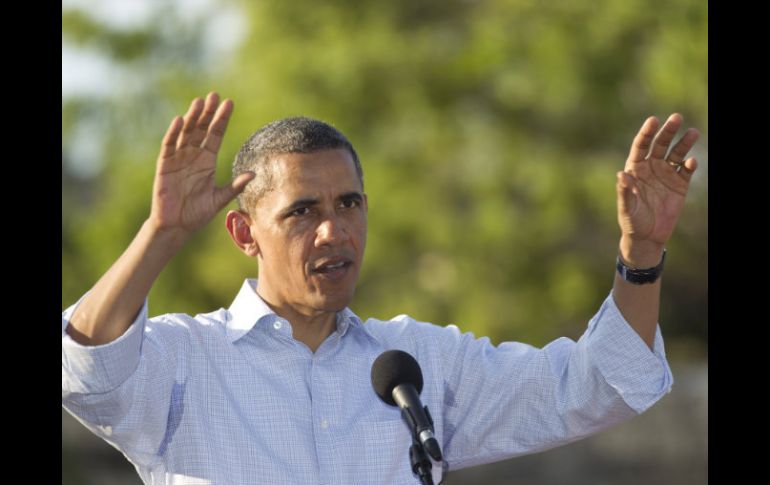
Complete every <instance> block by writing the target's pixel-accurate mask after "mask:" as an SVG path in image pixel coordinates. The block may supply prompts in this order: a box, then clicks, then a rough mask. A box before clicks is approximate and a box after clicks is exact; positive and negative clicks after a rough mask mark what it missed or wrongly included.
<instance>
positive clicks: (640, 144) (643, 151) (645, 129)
mask: <svg viewBox="0 0 770 485" xmlns="http://www.w3.org/2000/svg"><path fill="white" fill-rule="evenodd" d="M659 124H660V122H659V121H658V118H656V117H654V116H650V117H649V118H647V119H646V120H644V123H642V127H641V128H640V129H639V133H637V134H636V137H634V141H633V143H631V151H630V153H629V154H628V162H629V163H634V162H641V161H642V160H644V159H645V158H647V153H648V152H649V151H650V145H651V144H652V140H653V138H654V137H655V130H657V129H658V125H659ZM626 168H629V167H628V164H626Z"/></svg>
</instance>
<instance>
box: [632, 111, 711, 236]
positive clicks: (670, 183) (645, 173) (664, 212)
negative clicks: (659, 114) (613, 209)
mask: <svg viewBox="0 0 770 485" xmlns="http://www.w3.org/2000/svg"><path fill="white" fill-rule="evenodd" d="M657 124H658V120H657V119H656V118H649V119H647V121H645V123H644V124H643V125H642V128H641V130H640V131H639V134H638V135H637V137H636V138H635V139H634V143H633V145H632V147H631V153H630V154H629V158H628V160H627V162H626V166H625V170H624V172H621V173H619V174H618V175H619V178H620V180H619V189H618V193H619V204H618V222H619V224H620V228H621V231H622V232H623V234H626V235H628V236H629V237H631V238H632V239H633V240H637V241H649V242H652V243H655V244H659V245H664V244H665V243H666V241H667V240H668V239H669V237H670V236H671V234H672V232H673V231H674V227H675V226H676V222H677V220H678V218H679V215H680V214H681V212H682V208H683V207H684V201H685V197H686V195H687V190H688V188H689V185H690V179H691V177H692V174H693V172H694V171H695V169H696V167H697V162H696V160H695V158H689V159H687V160H686V161H685V157H686V156H687V153H688V152H689V151H690V149H691V148H692V146H693V144H694V143H695V141H696V140H697V139H698V136H699V135H698V132H697V130H695V129H693V128H691V129H689V130H687V132H685V134H684V136H683V137H682V139H681V140H679V142H678V143H677V144H676V145H675V146H674V148H672V150H671V152H670V153H669V154H668V155H667V154H666V152H667V151H668V147H669V145H670V143H671V141H672V139H673V137H674V135H675V134H676V132H677V130H678V128H679V126H680V124H681V116H679V115H678V114H674V115H672V116H671V117H669V119H668V120H667V121H666V124H665V125H664V126H663V128H662V129H661V130H660V131H659V132H658V133H657V136H655V130H656V128H657ZM654 136H655V138H654V140H653V137H654ZM648 152H649V153H648ZM680 166H681V168H679V167H680Z"/></svg>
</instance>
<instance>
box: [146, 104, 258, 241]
mask: <svg viewBox="0 0 770 485" xmlns="http://www.w3.org/2000/svg"><path fill="white" fill-rule="evenodd" d="M218 100H219V97H218V96H217V94H216V93H210V94H209V95H208V97H207V98H206V101H205V104H204V102H203V101H202V100H201V99H198V98H196V99H195V100H193V102H192V104H191V105H190V109H189V110H188V111H187V113H186V114H185V116H184V118H181V117H176V118H174V120H173V121H172V122H171V125H170V126H169V128H168V131H167V132H166V136H165V137H164V138H163V144H162V147H161V151H160V155H159V156H158V167H157V171H156V173H155V183H154V187H153V199H152V212H151V218H152V219H153V221H154V222H155V224H156V225H157V227H159V228H165V229H175V230H181V231H182V232H184V233H187V234H190V233H192V232H194V231H195V230H197V229H199V228H200V227H202V226H203V225H204V224H206V223H207V222H208V221H209V220H211V219H212V218H213V217H214V215H216V213H217V212H218V211H219V210H221V209H222V208H223V207H224V206H225V205H226V204H227V203H228V202H230V201H231V200H232V199H233V198H234V197H235V196H236V195H238V194H239V193H240V192H241V191H242V190H243V189H244V188H245V187H246V185H247V184H248V183H249V182H250V181H251V180H252V179H253V177H254V174H253V173H244V174H241V175H240V176H238V177H237V178H236V179H235V180H233V181H232V182H231V183H230V184H229V185H225V186H223V187H216V185H215V174H216V161H217V153H218V152H219V147H220V145H221V143H222V137H223V136H224V133H225V130H226V129H227V122H228V121H229V119H230V115H231V113H232V110H233V104H232V102H231V101H229V100H226V101H224V102H223V103H222V104H220V105H219V107H218V108H217V104H218Z"/></svg>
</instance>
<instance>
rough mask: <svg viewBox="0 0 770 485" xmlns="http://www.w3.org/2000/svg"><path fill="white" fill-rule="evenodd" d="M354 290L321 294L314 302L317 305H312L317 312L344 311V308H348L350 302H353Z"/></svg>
mask: <svg viewBox="0 0 770 485" xmlns="http://www.w3.org/2000/svg"><path fill="white" fill-rule="evenodd" d="M354 294H355V289H351V290H347V291H341V292H335V293H334V294H321V295H319V296H318V299H317V300H316V302H317V305H314V306H315V307H316V308H317V309H318V310H322V311H325V312H339V311H341V310H344V309H345V307H347V306H350V302H352V301H353V295H354Z"/></svg>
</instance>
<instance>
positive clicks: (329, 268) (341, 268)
mask: <svg viewBox="0 0 770 485" xmlns="http://www.w3.org/2000/svg"><path fill="white" fill-rule="evenodd" d="M351 266H353V262H352V261H350V260H347V259H338V258H335V259H330V260H328V261H325V262H323V263H321V264H319V265H318V266H316V267H315V268H313V269H312V270H311V273H313V274H315V275H319V276H322V277H324V278H326V279H330V280H332V281H338V280H341V279H342V278H344V277H345V275H346V274H347V272H348V269H349V268H350V267H351Z"/></svg>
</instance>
